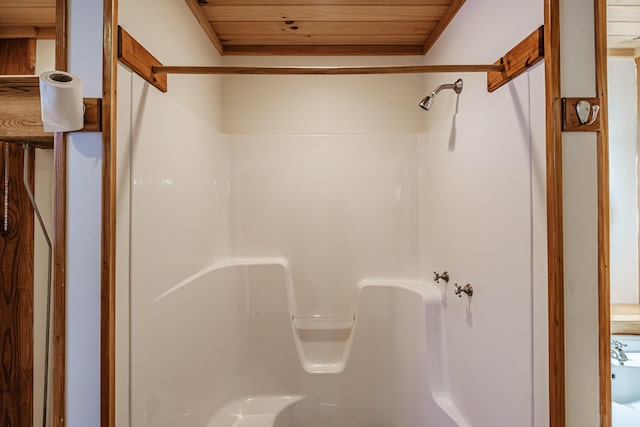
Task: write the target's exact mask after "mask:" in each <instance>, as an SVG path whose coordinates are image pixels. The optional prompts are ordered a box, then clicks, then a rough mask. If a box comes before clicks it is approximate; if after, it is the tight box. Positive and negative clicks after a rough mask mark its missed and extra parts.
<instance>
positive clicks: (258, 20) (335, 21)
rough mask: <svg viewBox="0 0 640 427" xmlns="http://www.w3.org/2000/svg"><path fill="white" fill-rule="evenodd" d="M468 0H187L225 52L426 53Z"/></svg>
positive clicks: (294, 53) (259, 53) (276, 53)
mask: <svg viewBox="0 0 640 427" xmlns="http://www.w3.org/2000/svg"><path fill="white" fill-rule="evenodd" d="M464 1H465V0H396V1H394V0H280V1H278V0H186V2H187V4H188V5H189V7H190V9H191V11H192V12H193V13H194V15H195V16H196V18H197V19H198V21H199V22H200V25H202V27H203V29H204V30H205V32H206V33H207V35H208V36H209V38H210V39H211V41H212V42H213V44H214V45H215V46H216V48H217V49H218V51H219V52H220V53H221V54H225V55H423V54H424V53H426V51H427V50H429V48H430V47H431V46H432V45H433V43H434V42H435V41H436V40H437V38H438V37H439V36H440V34H441V33H442V31H443V30H444V29H445V28H446V26H447V25H448V24H449V22H450V21H451V19H452V18H453V16H454V15H455V14H456V12H457V11H458V9H459V8H460V6H462V4H463V3H464Z"/></svg>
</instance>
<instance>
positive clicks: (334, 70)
mask: <svg viewBox="0 0 640 427" xmlns="http://www.w3.org/2000/svg"><path fill="white" fill-rule="evenodd" d="M502 68H504V67H503V66H502V65H500V64H486V65H483V64H476V65H410V66H393V67H321V68H319V67H187V66H185V67H182V66H165V65H163V66H152V67H151V71H152V73H153V74H164V73H167V74H244V75H362V74H416V73H449V72H453V73H457V72H460V73H486V72H487V71H492V70H499V69H502Z"/></svg>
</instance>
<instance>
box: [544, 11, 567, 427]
mask: <svg viewBox="0 0 640 427" xmlns="http://www.w3.org/2000/svg"><path fill="white" fill-rule="evenodd" d="M543 38H544V71H545V106H546V163H547V174H546V176H547V270H548V271H547V274H548V285H547V286H548V309H549V317H548V323H549V324H548V328H549V341H548V342H549V427H565V425H566V397H565V369H564V365H565V354H564V353H565V351H564V347H565V346H564V237H563V236H564V224H563V194H562V185H563V184H562V108H561V98H560V86H561V81H560V2H558V1H556V0H545V2H544V37H543Z"/></svg>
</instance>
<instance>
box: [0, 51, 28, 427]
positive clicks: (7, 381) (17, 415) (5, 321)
mask: <svg viewBox="0 0 640 427" xmlns="http://www.w3.org/2000/svg"><path fill="white" fill-rule="evenodd" d="M0 55H2V56H1V57H2V59H3V61H2V63H0V73H2V74H33V73H34V72H35V40H21V39H15V40H0ZM30 156H31V158H30V159H29V160H30V162H31V164H34V161H35V155H34V153H33V151H31V152H30ZM22 162H23V149H22V147H21V146H19V145H15V144H9V143H6V142H0V165H1V167H0V182H1V183H2V191H0V194H2V201H0V205H1V206H2V209H1V210H0V218H1V221H0V425H2V426H11V427H32V425H33V254H34V241H33V237H34V223H33V219H34V217H33V210H32V209H31V204H30V201H29V197H28V196H27V193H26V191H25V190H24V187H23V184H22V181H23V178H22V173H23V168H22V164H23V163H22ZM5 166H6V167H5ZM33 176H34V175H33V169H31V172H30V174H29V180H30V182H31V185H32V186H33ZM5 195H6V196H7V197H6V198H5ZM5 208H6V212H7V214H8V215H7V221H6V223H7V227H6V230H5V227H4V226H5V221H4V220H5V218H4V217H5Z"/></svg>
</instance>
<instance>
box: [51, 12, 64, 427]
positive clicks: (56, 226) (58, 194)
mask: <svg viewBox="0 0 640 427" xmlns="http://www.w3.org/2000/svg"><path fill="white" fill-rule="evenodd" d="M67 1H68V0H56V60H55V61H56V62H55V67H56V70H61V71H67V25H68V23H67V22H68V14H67V12H68V5H67ZM53 170H54V190H53V192H54V196H53V200H54V201H53V340H52V342H53V343H52V346H53V349H52V352H51V353H52V357H53V363H52V382H51V395H52V396H51V399H52V401H51V403H52V405H51V406H52V407H51V420H52V423H51V425H52V426H53V427H64V426H65V423H66V413H65V410H66V375H67V374H66V346H67V340H66V328H67V324H66V315H67V308H66V307H67V295H66V286H65V284H66V281H67V276H66V266H67V141H66V137H65V135H64V133H56V134H55V136H54V141H53Z"/></svg>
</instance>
